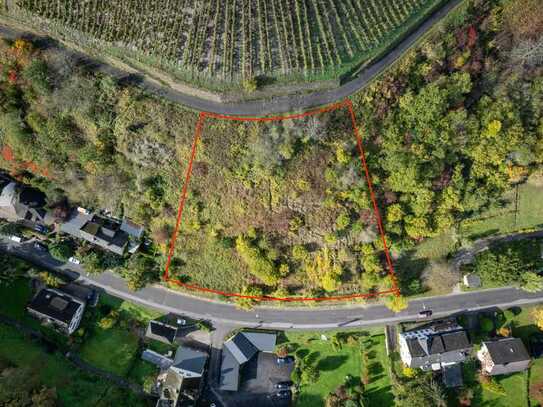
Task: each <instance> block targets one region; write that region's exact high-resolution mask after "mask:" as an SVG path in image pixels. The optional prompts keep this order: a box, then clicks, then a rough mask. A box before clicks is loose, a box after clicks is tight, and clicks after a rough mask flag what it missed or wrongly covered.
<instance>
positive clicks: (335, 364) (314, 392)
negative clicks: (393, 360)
mask: <svg viewBox="0 0 543 407" xmlns="http://www.w3.org/2000/svg"><path fill="white" fill-rule="evenodd" d="M321 334H325V335H327V337H328V339H329V338H331V337H332V335H333V334H334V332H333V331H328V332H304V333H299V332H287V333H286V334H285V335H286V338H287V340H288V342H289V343H291V344H292V345H293V347H294V348H296V351H295V352H294V353H295V354H296V355H298V356H301V357H303V356H305V355H310V358H312V359H313V360H314V363H315V366H316V367H317V369H318V370H319V372H320V376H319V379H318V381H317V382H315V383H313V384H310V385H306V386H303V387H302V388H301V393H300V395H299V397H298V400H297V403H296V405H297V406H298V407H318V406H324V399H325V398H326V396H327V395H328V394H329V393H330V392H333V391H335V389H336V388H337V387H338V386H340V385H341V384H343V383H344V380H345V376H347V375H351V376H353V377H354V378H355V379H356V380H360V375H361V365H362V358H361V355H360V346H359V344H358V342H356V343H353V344H343V346H342V348H341V349H340V350H339V351H337V352H336V351H334V350H333V348H332V345H331V343H330V340H327V341H323V340H321ZM370 334H371V336H370V337H369V340H368V346H369V348H368V355H369V366H368V369H369V373H370V381H369V384H368V385H367V386H366V392H365V395H366V397H367V398H368V401H369V405H371V406H374V405H375V406H380V405H382V406H390V405H392V404H393V396H392V393H391V386H390V377H389V375H388V363H389V362H388V358H387V356H386V350H385V342H384V340H385V337H384V334H382V330H373V331H371V332H370Z"/></svg>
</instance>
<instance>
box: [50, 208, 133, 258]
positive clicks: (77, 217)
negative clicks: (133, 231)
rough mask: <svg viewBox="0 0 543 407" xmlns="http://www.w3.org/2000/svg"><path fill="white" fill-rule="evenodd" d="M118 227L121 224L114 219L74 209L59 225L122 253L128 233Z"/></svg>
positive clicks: (74, 233)
mask: <svg viewBox="0 0 543 407" xmlns="http://www.w3.org/2000/svg"><path fill="white" fill-rule="evenodd" d="M120 227H121V224H120V223H119V222H117V221H116V220H114V219H109V218H106V217H103V216H99V215H96V214H93V213H90V214H86V213H82V212H79V211H77V210H75V209H74V210H73V211H72V213H71V214H70V215H69V217H68V220H67V221H66V222H64V223H62V224H61V225H60V230H61V231H62V232H64V233H67V234H69V235H72V236H75V237H77V238H80V239H84V240H87V241H89V242H91V243H93V244H95V245H97V246H100V247H103V248H104V249H107V250H109V251H111V252H113V253H117V254H120V255H122V254H123V253H124V248H125V247H126V245H127V243H128V234H127V233H126V232H124V231H123V230H121V229H120Z"/></svg>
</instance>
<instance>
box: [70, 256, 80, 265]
mask: <svg viewBox="0 0 543 407" xmlns="http://www.w3.org/2000/svg"><path fill="white" fill-rule="evenodd" d="M68 261H69V262H70V263H73V264H81V261H79V259H78V258H76V257H70V258H69V259H68Z"/></svg>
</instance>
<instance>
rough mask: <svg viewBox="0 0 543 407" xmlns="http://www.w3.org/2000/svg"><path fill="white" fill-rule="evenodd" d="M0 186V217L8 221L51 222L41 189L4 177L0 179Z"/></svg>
mask: <svg viewBox="0 0 543 407" xmlns="http://www.w3.org/2000/svg"><path fill="white" fill-rule="evenodd" d="M0 188H1V193H0V218H4V219H6V220H8V221H10V222H16V221H21V220H26V221H30V222H36V223H51V219H50V216H48V212H47V211H46V210H45V209H44V205H45V195H44V194H43V193H42V192H41V191H39V190H37V189H35V188H31V187H28V186H25V185H22V184H18V183H16V182H14V181H10V180H7V179H5V178H2V179H0Z"/></svg>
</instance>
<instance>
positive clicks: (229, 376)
mask: <svg viewBox="0 0 543 407" xmlns="http://www.w3.org/2000/svg"><path fill="white" fill-rule="evenodd" d="M221 357H222V361H221V379H220V380H221V381H220V389H221V390H225V391H238V387H239V373H240V372H239V371H240V367H241V365H240V364H239V362H238V361H237V360H236V358H235V357H234V355H232V353H231V352H230V350H229V349H228V348H227V347H223V348H222V356H221Z"/></svg>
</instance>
